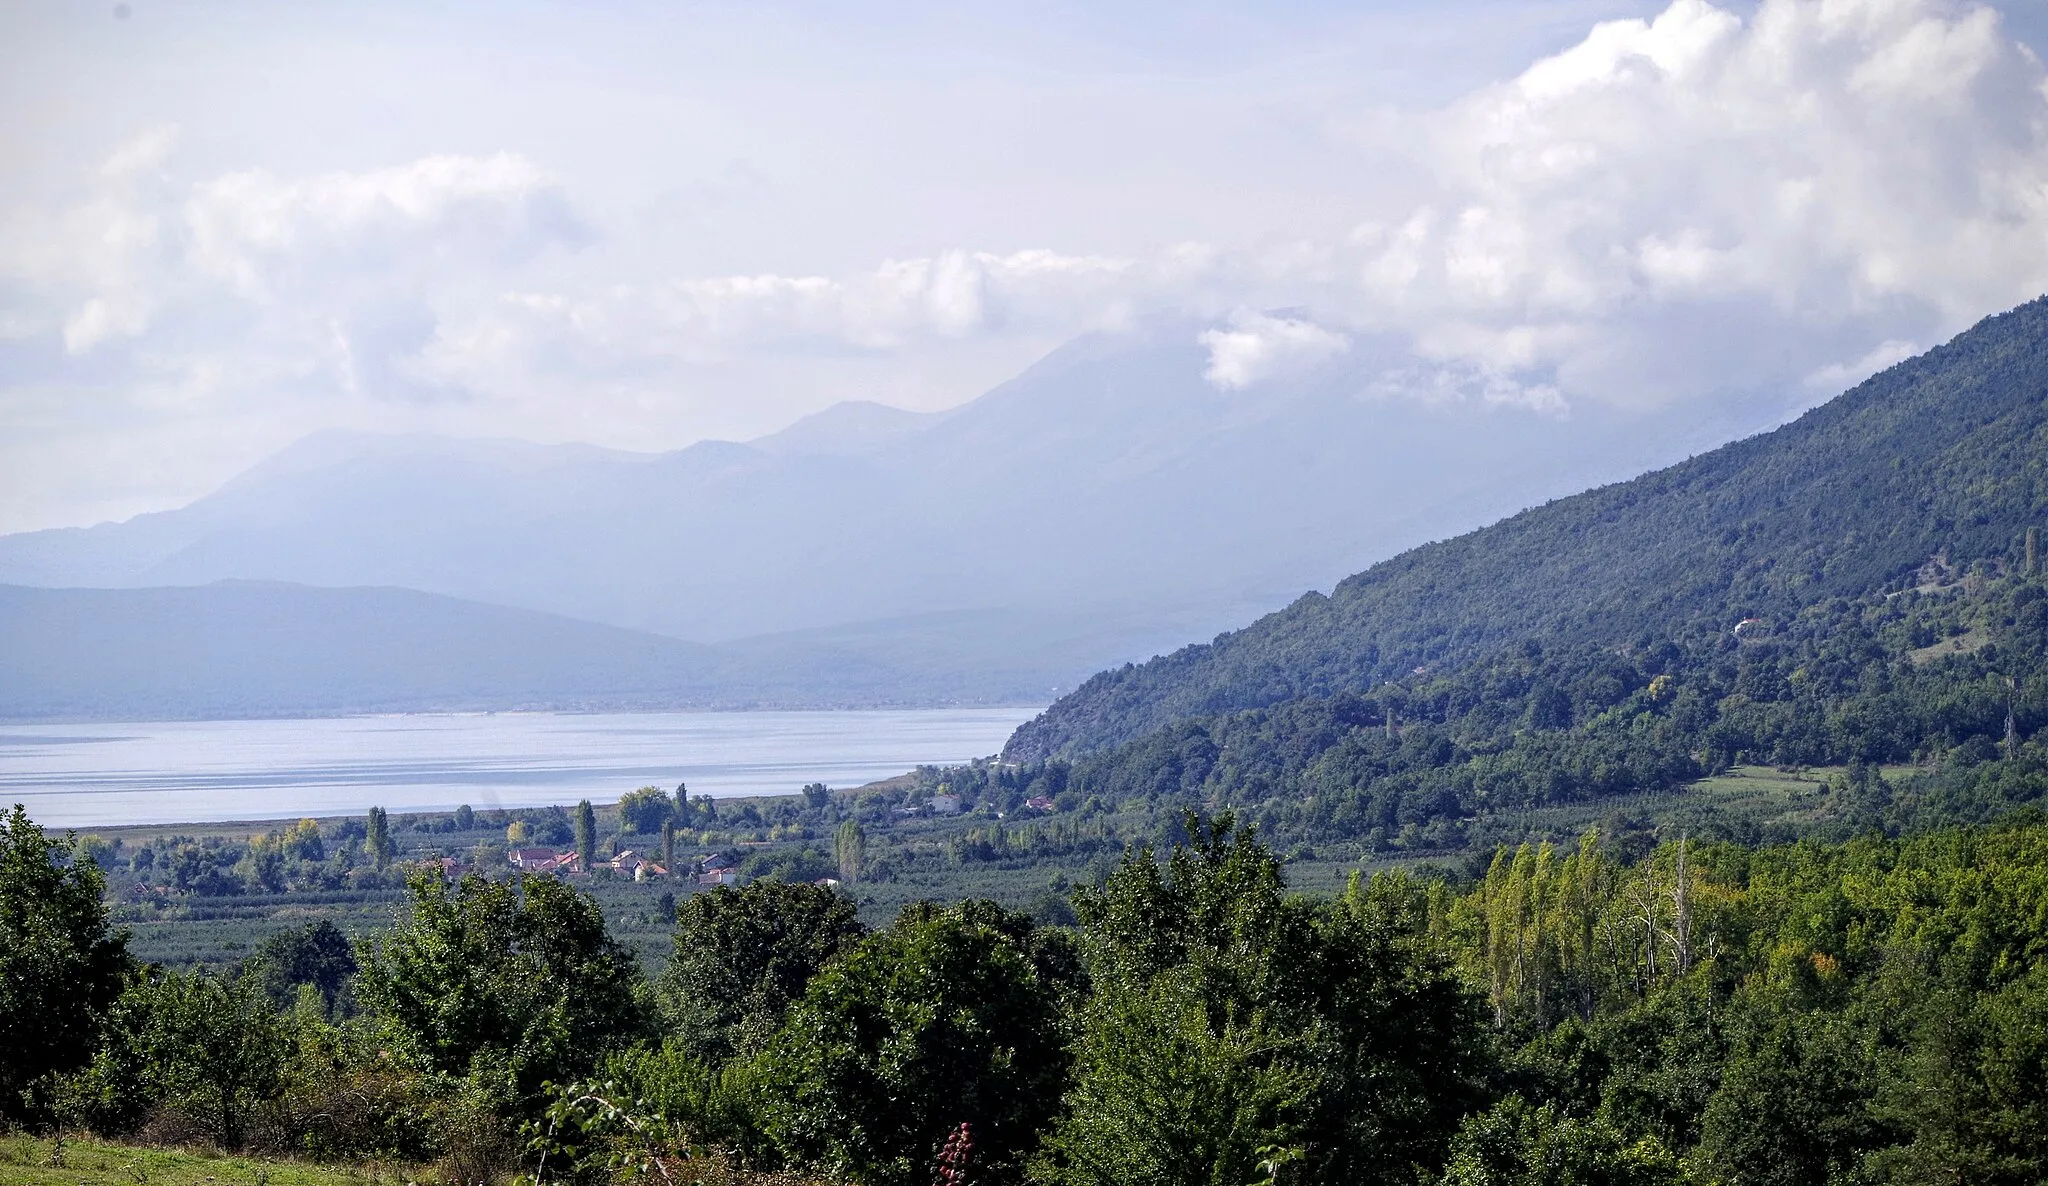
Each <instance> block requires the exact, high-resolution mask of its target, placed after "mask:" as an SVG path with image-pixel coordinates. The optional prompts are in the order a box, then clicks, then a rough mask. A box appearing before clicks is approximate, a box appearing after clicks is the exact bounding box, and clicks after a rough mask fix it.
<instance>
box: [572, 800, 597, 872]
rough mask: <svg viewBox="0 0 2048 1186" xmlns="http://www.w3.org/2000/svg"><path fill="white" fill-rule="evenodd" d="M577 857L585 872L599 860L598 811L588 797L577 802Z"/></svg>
mask: <svg viewBox="0 0 2048 1186" xmlns="http://www.w3.org/2000/svg"><path fill="white" fill-rule="evenodd" d="M576 859H577V860H578V861H580V862H582V864H583V871H584V872H585V873H588V872H590V867H591V866H592V865H593V864H595V863H596V861H597V812H596V811H593V810H592V809H591V806H590V800H588V799H585V800H583V801H581V802H579V803H577V804H576Z"/></svg>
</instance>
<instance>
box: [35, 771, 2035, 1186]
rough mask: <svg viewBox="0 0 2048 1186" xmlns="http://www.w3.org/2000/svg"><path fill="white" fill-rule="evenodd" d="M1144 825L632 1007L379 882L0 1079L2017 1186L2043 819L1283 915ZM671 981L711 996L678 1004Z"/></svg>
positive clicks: (1231, 1173) (627, 1151)
mask: <svg viewBox="0 0 2048 1186" xmlns="http://www.w3.org/2000/svg"><path fill="white" fill-rule="evenodd" d="M1178 831H1179V834H1180V836H1181V837H1182V839H1181V841H1180V842H1178V843H1176V844H1174V845H1173V846H1172V847H1171V851H1169V852H1168V853H1166V854H1165V856H1164V859H1163V860H1162V859H1157V858H1155V857H1154V855H1153V853H1152V852H1151V851H1149V850H1146V849H1143V848H1134V849H1132V850H1130V851H1128V852H1127V853H1126V854H1125V855H1124V857H1123V859H1122V860H1121V862H1120V863H1118V864H1117V865H1116V866H1114V867H1113V868H1112V869H1110V870H1108V871H1107V874H1106V876H1105V877H1104V878H1103V879H1102V881H1101V882H1100V883H1099V884H1097V885H1094V886H1085V887H1082V888H1080V889H1077V890H1076V891H1074V893H1073V895H1072V897H1073V902H1072V909H1073V913H1074V916H1075V917H1076V918H1077V920H1078V925H1077V927H1076V928H1074V929H1071V930H1070V929H1067V928H1064V927H1053V926H1047V925H1045V924H1043V923H1040V922H1038V921H1035V920H1034V919H1033V918H1032V917H1030V916H1027V915H1024V914H1019V913H1016V912H1013V911H1009V910H1005V909H1003V908H1001V907H999V906H996V905H994V904H992V903H987V902H974V901H970V902H965V903H960V904H956V905H952V906H942V905H939V904H934V903H924V904H918V905H913V906H911V907H909V908H906V909H905V910H904V911H903V912H902V913H901V915H900V916H899V917H898V918H897V919H896V920H895V921H894V922H893V923H892V924H890V925H889V926H887V927H883V928H880V929H878V930H874V931H871V932H869V931H865V930H863V928H861V927H860V925H859V924H858V922H857V921H856V920H855V919H854V916H853V913H852V910H851V907H850V905H849V904H848V903H847V902H846V901H845V900H844V899H843V898H840V897H838V896H837V895H836V894H835V893H834V892H832V891H829V890H825V889H820V888H817V887H814V886H809V885H789V884H785V883H781V882H777V881H774V880H762V881H757V882H754V883H752V884H750V885H747V886H745V887H744V888H741V889H736V890H735V889H721V890H719V891H717V892H715V893H708V894H704V895H701V896H699V897H697V898H694V899H691V900H690V901H689V902H687V903H686V904H685V908H684V909H682V910H681V911H679V914H678V919H677V924H676V930H675V935H674V949H675V958H674V963H673V965H672V968H671V970H670V972H669V973H667V974H665V975H664V976H663V977H662V978H661V983H660V987H659V990H658V991H657V989H656V987H655V986H654V985H652V984H650V983H649V982H648V981H647V980H646V979H645V977H644V975H643V973H642V972H641V970H640V968H639V966H638V965H637V964H636V963H635V961H633V960H631V959H630V958H625V957H624V956H623V955H622V953H621V951H620V949H619V948H618V947H617V945H616V943H615V942H614V941H613V940H611V939H610V938H609V936H608V935H607V932H606V928H605V926H604V923H603V920H602V918H601V917H600V915H599V914H598V912H597V910H596V908H595V905H594V903H593V902H592V901H591V899H590V898H589V897H588V896H586V895H585V894H583V893H581V892H579V891H577V890H576V889H574V888H572V887H570V886H568V885H565V884H563V883H561V882H558V881H553V880H549V879H545V878H539V879H536V878H522V879H512V880H506V881H487V880H485V879H482V878H478V877H470V878H467V879H464V880H462V881H459V882H457V883H456V884H454V885H452V886H451V885H448V884H444V883H443V882H442V881H440V880H439V879H437V878H434V877H431V876H423V875H415V877H414V880H413V882H412V884H411V891H410V892H411V899H412V906H411V908H410V910H409V911H408V912H407V913H406V914H405V916H404V917H402V918H401V919H400V920H399V921H398V922H397V924H396V925H395V926H394V927H392V928H391V929H390V930H389V931H387V932H385V933H383V934H381V935H378V936H375V937H373V938H372V939H371V940H369V941H367V942H365V943H362V944H359V945H356V947H355V950H354V951H353V952H344V951H343V950H341V949H340V948H339V947H337V945H336V943H335V936H334V935H333V934H331V933H330V932H329V931H327V930H325V929H323V928H321V927H320V926H318V925H317V924H316V925H313V926H308V927H300V928H294V929H292V930H290V931H287V932H282V933H280V935H279V936H278V937H277V938H276V939H274V940H273V941H272V942H270V943H267V944H265V945H264V946H263V948H262V950H261V951H259V952H258V953H257V954H255V955H253V956H252V957H251V958H250V960H249V961H248V962H247V964H246V965H245V966H244V967H243V968H241V969H239V970H235V971H231V972H227V973H222V974H216V973H212V972H207V971H197V972H185V971H175V970H164V969H157V968H131V967H129V966H127V964H126V962H125V960H117V961H116V963H115V964H114V965H113V966H112V980H111V988H110V992H111V995H108V996H105V997H103V998H102V1000H101V1002H100V1004H99V1005H98V1006H97V1007H96V1011H94V1012H91V1013H89V1014H86V1015H85V1016H87V1017H88V1020H87V1021H86V1022H85V1023H84V1027H85V1028H84V1029H83V1030H80V1031H76V1032H75V1048H74V1051H73V1053H72V1054H71V1055H70V1056H68V1057H67V1058H66V1059H65V1060H63V1061H61V1062H60V1061H51V1062H49V1063H47V1064H46V1065H44V1066H43V1067H41V1068H40V1069H39V1070H36V1072H35V1073H34V1074H33V1076H32V1077H31V1076H30V1075H29V1074H28V1073H27V1071H26V1070H15V1071H14V1073H15V1074H17V1075H19V1076H21V1084H22V1085H21V1087H20V1088H19V1089H18V1090H17V1095H16V1097H15V1098H17V1099H20V1100H23V1101H36V1102H39V1103H38V1106H39V1107H40V1109H41V1110H40V1111H34V1110H25V1109H22V1108H19V1107H18V1108H17V1109H16V1110H15V1111H14V1112H13V1113H12V1114H11V1119H12V1120H13V1121H14V1122H16V1123H25V1124H30V1125H47V1124H50V1123H62V1124H68V1125H72V1126H78V1127H85V1128H90V1129H92V1130H94V1131H96V1132H98V1133H100V1134H103V1135H112V1136H127V1137H130V1138H131V1139H133V1138H138V1137H139V1138H140V1139H144V1140H151V1141H159V1142H170V1143H187V1142H192V1141H204V1142H211V1143H216V1144H219V1145H223V1146H226V1147H238V1146H239V1147H245V1148H251V1149H258V1150H264V1151H269V1152H283V1153H294V1154H297V1155H299V1156H306V1157H313V1158H321V1159H340V1160H354V1159H363V1158H380V1159H390V1158H400V1159H408V1160H415V1161H420V1160H430V1159H438V1160H439V1161H440V1162H441V1164H442V1167H443V1168H442V1172H443V1173H444V1174H445V1175H446V1176H448V1177H450V1178H453V1179H455V1180H461V1181H478V1180H488V1179H492V1178H494V1177H502V1176H504V1175H506V1174H508V1173H510V1172H512V1171H513V1170H514V1169H516V1168H517V1167H519V1166H520V1165H521V1164H522V1163H524V1164H525V1166H526V1168H527V1171H528V1172H538V1173H539V1174H541V1175H542V1176H543V1177H544V1178H546V1179H547V1180H549V1181H557V1180H572V1179H573V1180H578V1181H597V1180H611V1179H616V1180H641V1179H646V1178H650V1177H652V1178H663V1177H667V1178H669V1179H671V1180H681V1179H678V1178H677V1174H678V1173H679V1172H684V1171H687V1172H689V1173H692V1174H695V1175H696V1176H697V1177H698V1178H700V1179H702V1180H707V1181H712V1180H724V1181H737V1180H740V1178H739V1177H736V1175H744V1174H746V1173H749V1172H758V1173H766V1172H770V1171H795V1172H800V1173H811V1174H824V1175H828V1176H831V1177H833V1178H835V1179H839V1180H846V1181H852V1182H858V1183H889V1184H897V1183H922V1182H924V1181H927V1180H933V1179H935V1178H938V1177H939V1175H940V1174H941V1173H942V1172H943V1173H945V1174H949V1175H952V1176H951V1177H946V1178H944V1180H947V1181H963V1180H966V1181H976V1182H987V1183H1000V1182H1006V1181H1015V1182H1021V1181H1037V1182H1045V1183H1067V1184H1083V1183H1088V1184H1095V1183H1118V1184H1125V1183H1129V1184H1150V1183H1160V1184H1167V1183H1172V1184H1181V1183H1202V1184H1209V1186H1217V1184H1226V1183H1235V1184H1238V1186H1242V1184H1243V1183H1247V1182H1253V1181H1265V1182H1301V1183H1310V1182H1332V1183H1335V1182H1382V1183H1398V1184H1403V1186H1406V1184H1414V1186H1429V1184H1441V1186H1483V1184H1484V1186H1498V1184H1510V1183H1513V1184H1520V1183H1538V1182H1543V1183H1550V1182H1585V1183H1616V1184H1653V1183H1654V1184H1660V1186H1678V1184H1681V1183H1699V1184H1701V1186H1705V1184H1708V1183H1730V1184H1733V1183H1771V1184H1775V1183H1844V1184H1847V1183H1859V1184H1861V1183H1885V1182H1900V1183H1906V1182H1925V1181H1932V1180H1939V1181H1970V1182H1983V1183H1998V1184H2002V1183H2014V1184H2018V1183H2031V1182H2037V1181H2040V1180H2041V1179H2042V1177H2043V1175H2044V1174H2048V821H2044V820H2043V819H2042V818H2041V817H2040V816H2039V815H2038V814H2030V813H2028V812H2025V811H2022V812H2020V813H2018V814H2016V815H2013V816H2011V817H2010V818H2008V819H2006V820H2005V821H2003V822H2000V823H1996V824H1991V825H1969V826H1960V827H1951V828H1946V829H1937V830H1933V831H1927V832H1923V833H1920V834H1916V835H1912V836H1909V837H1904V838H1896V839H1894V838H1887V837H1884V836H1882V835H1881V834H1876V833H1872V834H1868V835H1864V836H1860V837H1856V838H1853V839H1850V840H1848V841H1846V842H1843V843H1836V844H1829V843H1822V842H1818V841H1812V840H1808V841H1801V842H1798V843H1794V844H1787V845H1778V846H1767V847H1754V846H1743V845H1739V844H1733V843H1727V842H1716V843H1699V842H1696V841H1694V840H1691V839H1689V838H1678V839H1673V840H1669V841H1667V842H1665V843H1662V844H1659V845H1656V846H1654V847H1651V848H1648V849H1646V850H1641V851H1631V850H1629V849H1628V848H1626V847H1625V846H1623V847H1617V846H1616V845H1615V844H1613V843H1610V841H1609V838H1608V837H1606V836H1603V835H1602V834H1601V833H1600V832H1598V831H1597V830H1595V831H1590V832H1588V833H1587V834H1586V835H1584V836H1583V837H1581V838H1580V839H1579V840H1578V841H1577V842H1576V843H1572V844H1566V845H1551V844H1547V843H1545V844H1525V845H1521V846H1519V847H1516V848H1502V849H1500V850H1498V851H1497V852H1496V853H1495V854H1494V856H1493V858H1492V861H1491V864H1490V865H1489V866H1488V867H1487V868H1485V869H1484V870H1483V871H1481V872H1480V873H1477V874H1475V875H1474V876H1473V877H1472V878H1471V879H1470V880H1468V881H1462V882H1461V881H1458V880H1455V879H1450V878H1445V877H1442V876H1437V877H1434V878H1430V879H1424V878H1418V877H1415V876H1412V875H1409V874H1402V873H1384V872H1383V873H1381V874H1379V875H1377V876H1374V877H1372V878H1369V879H1367V878H1363V877H1354V878H1353V880H1352V882H1351V885H1350V887H1349V888H1348V889H1347V890H1346V891H1345V892H1343V893H1341V894H1339V895H1337V896H1335V897H1334V898H1327V897H1326V898H1312V897H1307V896H1303V895H1299V894H1294V893H1290V892H1289V891H1288V890H1287V888H1286V886H1285V883H1284V879H1283V876H1282V869H1281V865H1280V862H1279V861H1278V860H1277V858H1276V857H1275V856H1274V854H1273V853H1272V852H1271V851H1270V850H1269V849H1267V848H1266V847H1265V845H1263V844H1262V843H1260V842H1259V841H1258V839H1257V838H1256V836H1255V835H1254V834H1253V832H1252V830H1251V829H1249V828H1247V827H1245V826H1244V825H1242V824H1240V823H1239V822H1238V821H1237V820H1235V819H1233V818H1230V817H1229V816H1227V815H1226V816H1219V817H1215V818H1210V819H1204V818H1202V817H1199V816H1195V815H1192V814H1190V815H1188V816H1185V817H1184V818H1183V819H1182V821H1181V823H1180V825H1179V829H1178ZM10 842H11V843H12V845H13V846H14V851H13V855H12V858H11V859H13V860H14V861H15V862H16V867H15V868H14V869H13V870H12V871H11V873H10V876H9V878H8V879H7V880H6V881H5V882H0V891H4V893H0V908H4V909H5V910H7V911H10V912H13V914H12V915H11V916H21V917H28V916H36V917H41V918H44V919H46V920H49V921H48V923H47V925H46V927H45V932H44V933H45V934H46V936H47V940H46V943H45V946H46V947H48V948H50V949H54V950H70V951H105V950H111V951H113V952H114V953H116V955H118V951H119V948H118V937H114V936H109V935H108V934H107V933H106V930H105V922H104V918H103V917H101V916H97V915H95V914H94V912H93V911H92V910H90V909H76V908H67V905H66V904H67V903H69V904H70V906H71V907H76V906H77V905H78V903H79V901H80V898H79V893H78V887H79V886H81V885H84V886H87V887H88V888H90V885H89V883H90V881H91V878H92V874H91V872H90V866H89V863H88V862H79V861H75V860H73V859H71V857H70V856H69V853H70V851H71V850H69V849H67V847H66V846H65V845H62V844H59V843H57V842H54V841H50V840H48V839H47V838H46V837H44V836H43V835H42V833H41V832H40V831H39V830H38V829H36V828H35V827H34V825H33V824H30V823H28V822H27V821H26V820H25V819H17V820H16V821H14V822H13V823H12V824H11V825H10ZM84 900H85V901H87V902H88V903H89V902H90V901H92V899H84ZM109 943H111V944H114V946H113V947H111V948H107V947H104V946H101V945H104V944H109ZM16 950H17V948H16V947H14V946H10V947H9V949H8V954H9V955H12V954H13V953H14V952H15V951H16ZM345 954H346V955H347V958H348V959H349V960H350V961H352V962H355V963H359V964H360V970H358V971H355V972H353V973H352V974H351V973H349V972H347V971H346V970H344V969H345V965H344V963H343V959H342V957H343V956H344V955H345ZM728 959H729V960H730V962H731V963H732V965H733V967H732V968H731V969H730V975H722V974H715V973H717V972H718V968H719V965H720V964H721V963H723V962H724V961H726V960H728ZM337 976H339V977H340V978H341V980H342V983H341V984H339V985H338V986H335V985H333V984H332V983H331V982H332V980H333V979H334V978H335V977H337ZM330 989H331V990H332V991H330ZM700 993H701V994H705V995H707V996H711V997H714V998H716V1000H717V1001H720V1002H723V1005H722V1006H721V1009H722V1010H723V1011H721V1009H708V1010H704V1011H701V1012H697V1013H692V1012H690V1011H688V1010H682V1011H678V1009H677V1007H676V1006H677V999H676V998H677V997H678V995H693V994H700ZM286 998H289V999H288V1003H283V1004H280V1001H281V1000H284V999H286ZM658 998H661V1000H659V1001H658ZM733 1006H736V1008H733ZM756 1008H759V1009H762V1010H766V1011H770V1012H772V1013H773V1014H774V1017H773V1019H772V1020H763V1021H761V1022H760V1023H759V1024H751V1023H750V1018H749V1017H748V1016H747V1015H748V1013H750V1012H751V1011H752V1010H754V1009H756ZM707 1018H710V1019H714V1021H713V1022H711V1023H707V1021H706V1019H707ZM716 1019H723V1020H722V1021H719V1020H716ZM9 1041H10V1043H14V1042H15V1041H16V1039H14V1038H12V1037H10V1038H9ZM34 1049H35V1047H34V1045H33V1044H23V1045H20V1046H16V1045H12V1044H11V1045H10V1047H9V1049H8V1051H7V1053H8V1054H10V1055H14V1054H17V1053H21V1052H24V1051H33V1050H34ZM10 1067H11V1068H15V1067H21V1068H26V1067H27V1064H25V1063H21V1062H14V1061H10ZM750 1167H751V1168H750Z"/></svg>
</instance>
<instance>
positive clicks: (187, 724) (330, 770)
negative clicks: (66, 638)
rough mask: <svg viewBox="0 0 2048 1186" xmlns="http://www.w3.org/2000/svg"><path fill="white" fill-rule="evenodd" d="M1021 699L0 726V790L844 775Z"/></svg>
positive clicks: (506, 784) (125, 808) (85, 798)
mask: <svg viewBox="0 0 2048 1186" xmlns="http://www.w3.org/2000/svg"><path fill="white" fill-rule="evenodd" d="M1036 711H1037V710H1036V709H1031V708H987V709H981V708H976V709H930V710H918V711H901V712H897V711H888V712H883V711H876V712H728V713H717V712H677V713H619V714H588V715H582V714H577V715H571V714H558V713H496V714H488V715H482V714H479V715H406V716H384V717H345V718H340V719H332V720H304V721H175V722H166V723H162V724H140V725H138V724H99V725H0V806H5V805H12V804H15V803H22V804H25V805H27V807H28V811H29V815H30V816H31V817H32V818H34V819H35V821H36V822H37V823H40V824H43V825H45V826H47V827H59V828H71V827H76V828H85V827H105V826H108V825H113V824H160V823H204V822H208V821H220V820H249V819H290V818H297V817H299V816H307V815H346V814H353V813H355V812H359V811H362V810H363V809H365V808H367V807H369V806H371V805H373V804H374V805H378V806H382V807H384V808H386V809H388V810H391V811H446V810H449V809H451V808H454V807H456V806H459V805H460V804H463V803H467V804H469V805H470V806H471V807H474V808H477V809H478V810H483V809H485V808H491V807H531V806H538V805H543V804H548V803H573V802H575V801H576V800H578V799H590V800H592V801H597V802H601V801H603V800H606V799H617V798H618V797H619V796H620V795H622V794H624V793H625V792H627V791H630V790H632V789H633V788H634V787H638V786H645V785H648V784H655V785H659V786H662V787H665V788H667V789H670V790H673V789H674V788H675V785H676V784H677V783H679V782H687V783H688V784H689V786H690V793H691V794H693V795H714V796H726V795H760V794H778V793H787V792H792V791H795V790H796V789H797V788H798V787H801V786H802V785H804V784H805V783H809V782H822V783H826V784H828V785H830V786H835V787H848V786H857V785H859V784H861V783H865V782H872V781H874V780H876V779H878V778H887V777H889V776H890V775H894V774H901V773H902V772H904V771H905V770H908V769H910V768H911V767H913V766H916V765H918V764H920V763H925V762H930V763H935V764H943V763H948V762H962V761H966V760H967V759H969V758H975V757H981V756H984V755H987V754H992V753H995V752H996V751H997V750H999V749H1001V748H1002V745H1003V741H1004V740H1005V739H1006V738H1008V737H1009V735H1010V731H1011V730H1013V729H1015V728H1016V727H1017V726H1018V725H1019V724H1021V723H1023V722H1024V721H1025V720H1026V719H1028V718H1029V717H1031V716H1032V715H1034V714H1035V713H1036Z"/></svg>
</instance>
